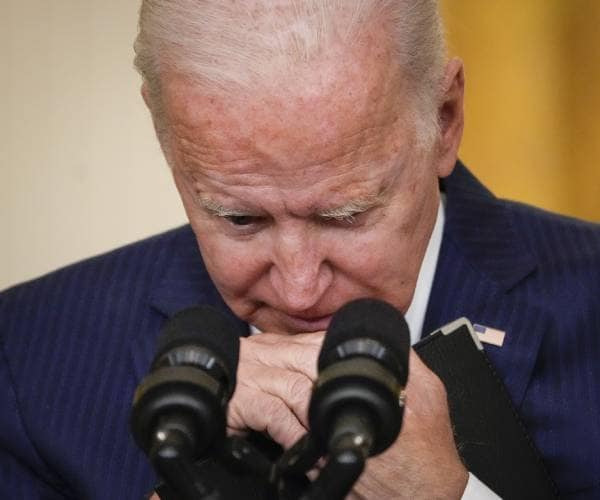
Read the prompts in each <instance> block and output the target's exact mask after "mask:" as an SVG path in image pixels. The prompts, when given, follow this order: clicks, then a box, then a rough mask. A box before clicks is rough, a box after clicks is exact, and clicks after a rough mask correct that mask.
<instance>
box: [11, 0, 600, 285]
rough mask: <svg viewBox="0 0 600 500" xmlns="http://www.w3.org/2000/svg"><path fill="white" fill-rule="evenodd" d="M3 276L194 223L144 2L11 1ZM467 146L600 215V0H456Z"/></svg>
mask: <svg viewBox="0 0 600 500" xmlns="http://www.w3.org/2000/svg"><path fill="white" fill-rule="evenodd" d="M0 5H1V7H2V16H1V17H0V56H1V60H2V61H4V64H3V69H2V72H1V73H0V75H1V78H0V106H1V108H0V109H1V113H2V120H1V121H0V289H2V288H5V287H7V286H9V285H11V284H14V283H17V282H19V281H23V280H26V279H30V278H33V277H35V276H38V275H40V274H42V273H45V272H48V271H50V270H52V269H55V268H57V267H60V266H63V265H65V264H68V263H70V262H74V261H76V260H80V259H82V258H85V257H87V256H90V255H94V254H97V253H100V252H103V251H106V250H109V249H111V248H114V247H116V246H119V245H122V244H125V243H128V242H131V241H134V240H137V239H139V238H142V237H144V236H147V235H150V234H153V233H156V232H159V231H162V230H165V229H168V228H171V227H174V226H176V225H179V224H181V223H183V222H184V221H185V216H184V213H183V210H182V209H181V207H180V202H179V200H178V197H177V194H176V191H175V188H174V187H173V186H172V182H171V180H170V178H169V177H170V176H169V172H168V169H167V167H166V165H165V162H164V160H163V159H162V156H161V152H160V150H159V147H158V145H157V142H156V140H155V138H154V132H153V130H152V127H151V123H150V119H149V116H148V114H147V112H146V110H145V108H144V106H143V103H142V100H141V98H140V97H139V83H140V82H139V77H138V75H137V74H136V73H135V71H134V70H133V69H132V62H131V61H132V54H133V51H132V48H131V46H132V42H133V39H134V37H135V33H136V17H137V8H138V2H137V1H135V2H123V1H122V0H102V1H101V0H61V1H60V2H48V1H46V0H27V1H23V0H0ZM442 8H443V13H444V18H445V20H446V25H447V32H448V38H449V46H450V53H451V54H452V55H458V56H460V57H462V58H463V60H464V62H465V66H466V79H467V92H466V129H465V138H464V142H463V146H462V149H461V158H462V159H463V160H464V161H465V162H466V163H467V165H469V167H470V168H471V169H472V170H473V171H474V172H475V174H476V175H478V176H479V177H480V178H481V179H482V180H483V181H484V183H486V184H487V185H488V187H490V188H491V189H492V191H494V192H495V193H496V194H497V195H498V196H501V197H506V198H511V199H517V200H521V201H525V202H527V203H532V204H535V205H539V206H542V207H544V208H547V209H550V210H554V211H558V212H561V213H564V214H569V215H573V216H577V217H583V218H587V219H590V220H594V221H596V222H598V221H600V120H599V119H598V118H597V115H598V112H599V111H600V85H599V82H600V43H598V31H599V30H600V2H596V1H595V0H588V1H586V0H525V1H523V0H486V1H485V2H482V1H481V0H443V1H442Z"/></svg>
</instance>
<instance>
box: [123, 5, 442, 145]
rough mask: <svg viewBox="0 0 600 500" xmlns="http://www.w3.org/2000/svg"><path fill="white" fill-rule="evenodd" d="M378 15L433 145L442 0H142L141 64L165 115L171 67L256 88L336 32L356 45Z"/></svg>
mask: <svg viewBox="0 0 600 500" xmlns="http://www.w3.org/2000/svg"><path fill="white" fill-rule="evenodd" d="M374 20H377V21H380V22H383V23H384V27H385V28H387V31H388V33H389V35H390V37H391V38H392V40H393V44H392V47H393V50H394V51H395V53H396V57H397V58H398V61H399V63H400V67H401V68H402V69H403V73H404V74H405V75H406V78H407V83H408V85H409V90H410V93H411V99H412V103H413V106H412V109H411V111H412V113H413V115H414V116H413V117H412V119H413V122H414V123H415V128H416V133H417V139H418V142H419V143H421V144H422V145H429V144H431V143H432V141H433V140H434V139H435V137H437V135H438V132H439V127H438V123H437V122H438V119H437V103H438V98H439V97H438V96H439V88H440V82H441V78H442V74H443V66H444V61H445V57H446V54H445V42H444V35H443V27H442V22H441V18H440V15H439V9H438V2H437V0H241V1H237V2H236V1H228V0H142V5H141V8H140V18H139V32H138V36H137V38H136V41H135V45H134V48H135V53H136V56H135V66H136V68H137V69H138V71H139V72H140V74H141V75H142V77H143V79H144V81H145V82H146V84H147V87H148V89H149V91H150V97H151V100H152V103H153V107H155V109H154V110H153V113H154V114H155V119H156V118H158V119H160V116H158V117H157V116H156V115H157V114H159V115H160V111H159V110H160V107H161V106H160V102H158V101H159V100H160V84H161V80H160V78H161V75H163V74H165V73H167V72H169V71H173V72H176V73H179V74H183V75H185V76H186V77H188V78H190V79H192V80H193V81H197V82H198V83H199V84H201V85H203V86H205V87H206V88H207V89H219V90H224V91H229V92H231V91H232V90H233V89H235V87H242V88H252V86H253V85H254V86H256V85H260V84H264V83H266V82H269V81H271V80H272V78H273V76H274V75H276V74H277V72H281V71H282V70H288V71H289V70H292V69H293V67H294V66H295V65H296V64H298V63H301V62H308V61H310V60H311V59H313V58H315V57H316V56H317V55H318V54H319V53H321V52H322V51H323V50H324V49H325V48H326V47H327V46H328V43H331V41H332V40H334V39H335V40H340V41H341V42H342V43H344V44H348V45H351V44H352V43H354V42H356V41H357V40H359V39H360V36H361V33H362V32H363V30H365V29H366V27H368V26H372V21H374ZM386 25H387V26H386Z"/></svg>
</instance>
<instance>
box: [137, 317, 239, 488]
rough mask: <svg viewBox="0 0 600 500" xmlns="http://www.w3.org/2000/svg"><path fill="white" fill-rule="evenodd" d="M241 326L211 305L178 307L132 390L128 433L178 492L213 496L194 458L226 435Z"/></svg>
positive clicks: (220, 442)
mask: <svg viewBox="0 0 600 500" xmlns="http://www.w3.org/2000/svg"><path fill="white" fill-rule="evenodd" d="M240 333H241V332H240V331H238V328H237V327H236V326H235V325H234V324H233V323H232V322H230V320H229V319H228V318H227V317H225V316H224V315H223V314H222V313H220V312H219V311H218V310H216V309H214V308H212V307H210V306H198V307H192V308H189V309H184V310H183V311H180V312H179V313H177V314H176V315H175V316H173V318H172V319H171V320H170V321H169V322H168V323H167V324H166V325H165V327H164V328H163V330H162V331H161V334H160V335H159V338H158V341H157V353H156V355H155V357H154V360H153V361H152V365H151V368H150V373H149V374H148V375H147V376H146V377H145V378H144V379H143V380H142V382H141V383H140V385H139V386H138V387H137V389H136V391H135V395H134V399H133V406H132V412H131V417H130V428H131V432H132V434H133V437H134V439H135V441H136V443H137V445H138V446H139V447H140V448H141V449H142V450H143V451H144V452H145V453H146V454H147V455H148V456H149V458H150V461H151V462H152V465H153V466H154V467H155V469H156V470H157V471H158V472H159V474H160V475H161V476H162V477H163V479H165V481H166V482H167V483H169V484H171V486H172V487H173V488H174V489H175V490H177V491H178V494H179V495H180V497H183V498H202V497H206V498H209V497H210V495H211V491H210V488H207V487H205V486H203V485H201V484H199V482H198V481H197V480H196V476H195V472H194V469H193V463H194V462H196V461H197V460H199V459H201V458H205V457H207V456H209V455H210V454H211V453H213V452H214V451H215V450H216V449H217V448H218V447H219V446H221V445H222V443H223V441H224V440H225V433H226V423H227V404H228V402H229V400H230V399H231V396H232V395H233V391H234V389H235V383H236V371H237V363H238V359H239V347H240V341H239V336H240ZM185 490H187V491H185Z"/></svg>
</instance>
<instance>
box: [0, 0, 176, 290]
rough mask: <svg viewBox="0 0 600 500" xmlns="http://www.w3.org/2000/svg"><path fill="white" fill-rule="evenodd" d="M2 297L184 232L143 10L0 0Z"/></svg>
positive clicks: (133, 4) (119, 0) (65, 0)
mask: <svg viewBox="0 0 600 500" xmlns="http://www.w3.org/2000/svg"><path fill="white" fill-rule="evenodd" d="M0 4H1V8H0V11H1V14H0V61H2V66H1V67H0V114H1V117H2V119H1V120H0V289H2V288H5V287H7V286H9V285H11V284H13V283H17V282H19V281H22V280H26V279H29V278H33V277H35V276H38V275H40V274H42V273H45V272H47V271H50V270H52V269H55V268H57V267H60V266H63V265H65V264H67V263H70V262H74V261H76V260H79V259H82V258H84V257H86V256H89V255H93V254H97V253H99V252H103V251H105V250H108V249H110V248H114V247H116V246H119V245H122V244H124V243H127V242H130V241H134V240H136V239H139V238H141V237H143V236H146V235H149V234H152V233H156V232H159V231H161V230H163V229H168V228H170V227H174V226H176V225H178V224H180V223H182V222H184V221H185V216H184V213H183V209H182V208H181V207H180V202H179V199H178V197H177V194H176V191H175V188H174V186H173V183H172V181H171V179H170V175H169V170H168V168H167V167H166V165H165V162H164V160H163V158H162V155H161V152H160V149H159V147H158V143H157V141H156V139H155V137H154V132H153V130H152V126H151V122H150V117H149V114H148V112H147V111H146V109H145V108H144V105H143V101H142V99H141V97H140V95H139V85H140V78H139V76H138V75H137V73H136V72H135V70H134V69H133V67H132V59H133V49H132V44H133V39H134V37H135V33H136V22H137V9H138V2H137V1H123V0H52V1H48V0H0Z"/></svg>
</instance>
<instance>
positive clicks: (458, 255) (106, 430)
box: [0, 165, 600, 499]
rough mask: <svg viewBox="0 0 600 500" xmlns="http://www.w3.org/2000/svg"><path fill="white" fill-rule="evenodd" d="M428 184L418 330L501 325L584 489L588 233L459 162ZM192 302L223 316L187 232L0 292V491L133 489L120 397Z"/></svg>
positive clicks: (527, 413)
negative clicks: (428, 240) (428, 284)
mask: <svg viewBox="0 0 600 500" xmlns="http://www.w3.org/2000/svg"><path fill="white" fill-rule="evenodd" d="M443 189H444V190H445V191H446V193H447V211H446V216H447V220H446V227H445V234H444V240H443V243H442V248H441V252H440V258H439V263H438V269H437V271H436V277H435V281H434V285H433V289H432V296H431V299H430V305H429V309H428V313H427V316H426V320H425V331H429V330H432V329H434V328H435V327H437V326H439V325H440V324H442V323H445V322H447V321H449V320H453V319H455V318H456V317H458V316H461V315H465V316H467V317H469V318H470V319H471V320H472V321H474V322H477V323H481V324H485V325H488V326H492V327H495V328H500V329H503V330H505V331H506V332H507V336H506V341H505V344H504V346H503V347H502V348H496V347H493V346H488V347H487V350H488V354H489V356H490V358H491V359H492V361H493V362H494V364H495V365H496V366H497V368H498V371H499V373H500V374H501V376H502V378H503V379H504V381H505V383H506V384H507V387H508V390H509V393H510V394H511V396H512V398H513V400H514V401H515V403H516V404H517V405H518V407H519V409H520V411H521V412H522V414H523V416H524V418H525V421H526V423H527V425H528V426H529V429H530V431H531V433H532V435H533V437H534V439H535V441H536V444H537V445H538V447H539V448H540V450H541V451H542V453H543V455H544V457H545V459H546V461H547V463H548V465H549V467H550V470H551V473H552V475H553V476H554V478H555V480H556V481H557V483H558V485H559V487H560V488H561V491H562V492H563V493H564V494H565V495H564V496H565V497H567V498H595V497H596V498H597V497H600V486H599V480H600V463H599V460H598V458H597V455H598V453H597V451H596V450H598V449H600V431H599V427H600V426H599V424H598V422H599V421H600V418H599V416H600V400H599V399H600V398H599V395H598V382H597V381H598V379H599V378H600V363H599V361H600V340H599V339H600V313H599V311H598V310H599V308H598V301H599V299H598V297H600V293H599V292H600V290H599V288H600V279H599V278H600V275H599V274H600V229H599V228H598V226H594V225H592V224H587V223H583V222H579V221H575V220H572V219H566V218H562V217H558V216H555V215H551V214H548V213H545V212H542V211H539V210H536V209H532V208H531V207H526V206H523V205H518V204H512V203H507V202H503V201H498V200H495V199H494V198H493V197H492V196H491V195H490V194H489V193H488V192H487V191H486V190H485V189H484V188H483V187H482V186H481V185H480V184H479V183H478V182H477V181H476V180H475V179H474V178H473V177H472V176H471V175H470V174H469V173H468V171H467V170H466V169H465V168H464V167H462V166H461V165H459V166H458V167H457V169H456V170H455V172H454V173H453V174H452V176H451V177H450V178H449V179H447V180H446V181H444V182H443ZM197 303H213V304H216V305H217V306H218V307H221V308H223V309H224V310H225V311H228V309H227V307H226V306H225V304H223V302H222V300H221V299H220V297H219V295H218V293H217V292H216V290H215V289H214V287H213V286H212V284H211V282H210V278H209V277H208V275H207V273H206V270H205V269H204V267H203V265H202V262H201V258H200V256H199V253H198V251H197V247H196V244H195V240H194V237H193V234H192V233H191V231H190V229H189V227H184V228H180V229H177V230H174V231H171V232H168V233H165V234H163V235H159V236H156V237H154V238H151V239H148V240H145V241H143V242H139V243H136V244H134V245H130V246H127V247H124V248H122V249H119V250H116V251H114V252H111V253H109V254H107V255H103V256H100V257H96V258H93V259H89V260H87V261H84V262H82V263H79V264H75V265H73V266H69V267H67V268H65V269H62V270H59V271H56V272H54V273H52V274H50V275H48V276H45V277H43V278H40V279H38V280H35V281H33V282H29V283H26V284H23V285H20V286H18V287H15V288H12V289H10V290H8V291H5V292H4V293H2V294H0V348H1V349H0V474H1V476H0V498H11V499H20V498H23V499H36V498H50V499H51V498H90V499H119V498H123V499H125V498H127V499H130V498H141V497H142V495H143V494H144V493H146V492H148V491H149V490H150V489H151V487H152V485H153V481H154V475H153V473H152V471H151V470H150V467H149V466H148V465H147V463H146V460H145V459H144V457H143V456H142V455H141V453H140V452H138V451H137V449H136V448H135V446H134V444H133V442H132V440H131V438H130V437H129V433H128V429H127V418H128V412H129V406H130V401H131V398H132V394H133V391H134V388H135V386H136V385H137V383H138V382H139V380H140V379H141V377H142V376H143V375H144V373H145V372H146V370H147V368H148V365H149V362H150V360H151V358H152V354H153V350H154V347H153V345H154V339H155V337H156V334H157V333H158V330H159V329H160V327H161V325H162V324H163V322H164V321H165V319H166V317H167V316H170V315H172V314H173V313H174V312H176V311H177V310H179V309H182V308H183V307H186V306H189V305H192V304H197ZM228 312H229V314H231V312H230V311H228ZM594 488H595V489H594Z"/></svg>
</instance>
